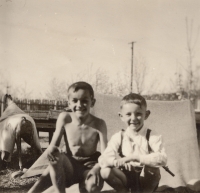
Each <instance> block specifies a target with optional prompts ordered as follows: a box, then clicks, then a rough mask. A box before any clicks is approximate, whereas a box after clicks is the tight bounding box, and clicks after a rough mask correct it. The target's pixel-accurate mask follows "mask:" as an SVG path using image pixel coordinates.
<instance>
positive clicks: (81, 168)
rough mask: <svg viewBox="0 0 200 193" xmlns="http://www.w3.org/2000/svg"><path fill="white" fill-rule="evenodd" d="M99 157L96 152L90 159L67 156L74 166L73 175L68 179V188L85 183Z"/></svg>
mask: <svg viewBox="0 0 200 193" xmlns="http://www.w3.org/2000/svg"><path fill="white" fill-rule="evenodd" d="M99 155H100V153H99V152H96V153H95V154H94V155H93V156H90V157H71V156H67V157H68V159H69V161H70V163H71V165H72V168H73V174H72V176H69V177H68V178H67V179H66V187H69V186H71V185H73V184H76V183H82V182H83V181H85V179H86V177H87V173H88V172H89V171H90V170H91V169H92V168H93V166H94V165H95V164H96V163H97V162H98V157H99Z"/></svg>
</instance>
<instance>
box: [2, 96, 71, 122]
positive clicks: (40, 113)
mask: <svg viewBox="0 0 200 193" xmlns="http://www.w3.org/2000/svg"><path fill="white" fill-rule="evenodd" d="M13 101H14V102H15V103H16V105H17V106H18V107H19V108H20V109H22V110H23V111H25V112H26V113H28V114H29V115H30V116H32V117H33V118H36V119H47V118H57V116H58V114H59V113H60V112H61V111H62V110H63V109H64V108H66V107H68V103H67V101H56V100H47V99H18V98H14V99H13ZM0 105H1V114H2V112H3V111H4V107H5V105H4V104H3V99H1V101H0Z"/></svg>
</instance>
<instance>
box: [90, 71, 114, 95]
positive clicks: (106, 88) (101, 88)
mask: <svg viewBox="0 0 200 193" xmlns="http://www.w3.org/2000/svg"><path fill="white" fill-rule="evenodd" d="M94 76H95V80H94V82H93V83H92V85H93V88H94V90H95V91H96V92H98V93H102V94H112V83H111V82H110V79H109V76H108V74H107V72H106V71H105V70H102V69H100V68H99V69H98V70H97V71H96V73H95V75H94Z"/></svg>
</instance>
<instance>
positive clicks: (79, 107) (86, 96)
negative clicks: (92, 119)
mask: <svg viewBox="0 0 200 193" xmlns="http://www.w3.org/2000/svg"><path fill="white" fill-rule="evenodd" d="M68 103H69V108H70V109H71V110H72V111H73V112H74V113H75V115H76V116H77V118H86V117H87V116H88V115H89V113H90V107H92V106H93V105H94V103H95V99H92V98H91V94H90V92H89V91H88V90H84V89H79V90H77V91H74V90H73V89H70V93H69V97H68Z"/></svg>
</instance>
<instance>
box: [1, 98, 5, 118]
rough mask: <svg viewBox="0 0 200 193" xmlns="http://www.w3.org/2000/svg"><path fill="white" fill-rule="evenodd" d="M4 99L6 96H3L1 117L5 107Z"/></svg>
mask: <svg viewBox="0 0 200 193" xmlns="http://www.w3.org/2000/svg"><path fill="white" fill-rule="evenodd" d="M3 99H4V95H3V96H2V99H1V115H2V114H3V111H4V106H5V104H4V100H3Z"/></svg>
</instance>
